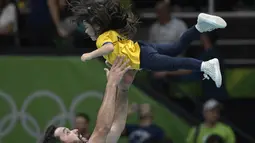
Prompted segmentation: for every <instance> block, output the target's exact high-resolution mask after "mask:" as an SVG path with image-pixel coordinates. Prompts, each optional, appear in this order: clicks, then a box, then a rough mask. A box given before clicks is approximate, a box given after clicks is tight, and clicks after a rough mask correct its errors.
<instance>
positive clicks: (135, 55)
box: [96, 30, 140, 70]
mask: <svg viewBox="0 0 255 143" xmlns="http://www.w3.org/2000/svg"><path fill="white" fill-rule="evenodd" d="M107 43H112V44H113V45H114V50H113V52H111V53H110V54H108V55H104V58H105V59H106V61H107V62H109V63H110V64H113V62H114V60H115V59H116V57H117V56H118V55H120V56H123V55H124V56H126V57H127V58H128V59H129V60H130V66H131V68H132V69H136V70H139V69H140V46H139V44H138V43H137V42H133V41H132V40H128V39H125V38H123V37H122V36H120V34H118V33H117V32H116V31H113V30H110V31H107V32H104V33H103V34H101V35H100V36H99V37H98V38H97V41H96V46H97V48H101V47H102V46H103V45H104V44H107Z"/></svg>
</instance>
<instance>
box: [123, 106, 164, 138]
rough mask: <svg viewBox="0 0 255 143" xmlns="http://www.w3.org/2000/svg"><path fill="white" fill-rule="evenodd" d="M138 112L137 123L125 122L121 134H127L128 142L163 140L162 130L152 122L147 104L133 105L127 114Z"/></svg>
mask: <svg viewBox="0 0 255 143" xmlns="http://www.w3.org/2000/svg"><path fill="white" fill-rule="evenodd" d="M135 112H138V114H139V119H140V121H139V124H138V125H136V124H127V125H126V128H125V130H124V132H123V135H125V136H128V140H129V143H161V142H163V141H164V137H165V136H164V131H163V130H162V129H161V128H160V127H159V126H157V125H155V124H153V115H152V112H151V108H150V105H149V104H141V105H138V106H137V107H135V108H134V107H133V109H132V110H130V111H129V114H131V113H135Z"/></svg>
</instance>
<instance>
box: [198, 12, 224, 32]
mask: <svg viewBox="0 0 255 143" xmlns="http://www.w3.org/2000/svg"><path fill="white" fill-rule="evenodd" d="M226 26H227V23H226V21H225V20H224V19H222V18H221V17H219V16H215V15H210V14H205V13H200V14H199V15H198V18H197V24H196V26H195V27H196V28H197V30H198V31H199V32H201V33H203V32H210V31H213V30H215V29H219V28H221V29H223V28H225V27H226Z"/></svg>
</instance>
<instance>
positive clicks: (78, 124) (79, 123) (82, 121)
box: [74, 113, 90, 139]
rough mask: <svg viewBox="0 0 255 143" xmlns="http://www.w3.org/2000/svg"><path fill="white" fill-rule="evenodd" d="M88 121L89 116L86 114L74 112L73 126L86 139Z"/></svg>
mask: <svg viewBox="0 0 255 143" xmlns="http://www.w3.org/2000/svg"><path fill="white" fill-rule="evenodd" d="M89 122H90V118H89V116H88V115H87V114H85V113H78V114H76V117H75V127H74V128H75V129H78V132H79V133H80V134H81V135H82V136H83V137H85V138H86V139H89V137H90V133H89Z"/></svg>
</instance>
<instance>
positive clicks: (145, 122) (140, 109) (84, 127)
mask: <svg viewBox="0 0 255 143" xmlns="http://www.w3.org/2000/svg"><path fill="white" fill-rule="evenodd" d="M221 109H222V105H221V104H220V103H219V102H218V101H216V100H214V99H210V100H208V101H207V102H205V104H204V106H203V111H202V114H203V117H204V121H203V122H201V123H200V124H198V125H197V126H195V127H193V128H191V129H190V132H189V133H188V135H187V137H186V142H187V143H235V142H236V139H235V134H234V132H233V130H232V129H231V127H230V126H228V125H226V124H224V123H222V122H220V117H221V115H220V111H221ZM132 114H136V115H137V119H138V124H126V127H125V129H124V131H123V133H122V136H123V137H127V138H128V142H129V143H174V142H173V141H172V140H171V135H166V134H165V132H164V130H163V129H162V128H161V127H159V126H158V125H156V124H155V123H154V122H153V110H152V107H151V106H150V105H149V104H136V103H132V104H131V105H130V106H129V112H128V116H130V115H132ZM89 123H90V118H89V116H88V115H87V114H85V113H78V114H77V115H76V118H75V123H74V128H76V129H78V131H79V133H80V134H82V135H83V136H85V137H87V138H89V137H90V131H89Z"/></svg>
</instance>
